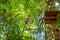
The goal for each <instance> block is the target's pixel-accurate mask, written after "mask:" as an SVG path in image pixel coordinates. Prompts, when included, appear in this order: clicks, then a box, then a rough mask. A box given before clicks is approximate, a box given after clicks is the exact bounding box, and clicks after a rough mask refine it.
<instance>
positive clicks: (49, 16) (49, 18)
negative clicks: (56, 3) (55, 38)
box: [44, 10, 60, 24]
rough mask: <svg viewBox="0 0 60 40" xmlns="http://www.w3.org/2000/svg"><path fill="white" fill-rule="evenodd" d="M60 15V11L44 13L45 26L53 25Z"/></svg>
mask: <svg viewBox="0 0 60 40" xmlns="http://www.w3.org/2000/svg"><path fill="white" fill-rule="evenodd" d="M59 13H60V11H51V10H50V11H45V13H44V21H45V24H51V23H53V22H55V21H56V17H57V15H58V14H59Z"/></svg>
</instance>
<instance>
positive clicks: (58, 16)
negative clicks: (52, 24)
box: [56, 14, 60, 28]
mask: <svg viewBox="0 0 60 40" xmlns="http://www.w3.org/2000/svg"><path fill="white" fill-rule="evenodd" d="M56 26H57V27H58V28H60V14H58V15H57V20H56Z"/></svg>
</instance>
